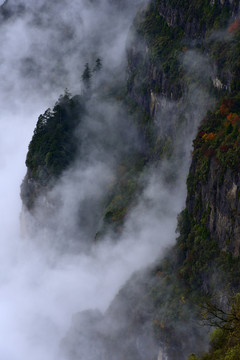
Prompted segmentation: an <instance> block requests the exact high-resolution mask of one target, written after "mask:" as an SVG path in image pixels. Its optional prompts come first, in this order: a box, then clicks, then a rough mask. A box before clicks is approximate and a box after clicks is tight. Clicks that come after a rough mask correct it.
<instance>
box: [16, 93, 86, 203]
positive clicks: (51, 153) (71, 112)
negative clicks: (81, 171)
mask: <svg viewBox="0 0 240 360" xmlns="http://www.w3.org/2000/svg"><path fill="white" fill-rule="evenodd" d="M84 114H85V108H84V105H83V99H82V98H81V97H80V96H74V97H71V95H70V94H69V93H68V91H65V94H64V95H61V96H60V97H59V99H58V101H57V103H56V104H55V106H54V108H53V110H50V109H48V110H46V111H45V113H44V114H43V115H40V116H39V118H38V122H37V125H36V128H35V130H34V134H33V137H32V140H31V142H30V144H29V148H28V154H27V159H26V165H27V168H28V174H27V178H25V180H24V182H23V185H22V188H21V196H22V199H23V201H24V203H25V204H26V206H27V207H28V208H29V209H30V208H32V206H33V204H34V201H35V197H36V194H35V191H37V190H36V189H37V188H42V190H43V189H44V188H45V187H48V186H50V185H51V184H52V183H54V181H55V180H56V179H57V178H58V177H59V175H60V174H61V173H62V172H63V171H64V170H65V169H66V168H67V167H68V166H69V164H70V163H71V162H72V161H73V160H74V158H75V156H76V153H77V148H78V143H77V138H75V136H74V132H75V129H76V127H77V126H78V125H79V123H80V121H81V117H82V116H83V115H84ZM27 179H28V180H27ZM28 181H30V182H31V184H33V183H34V184H35V190H33V188H31V185H30V183H29V184H28V183H27V182H28ZM36 187H37V188H36Z"/></svg>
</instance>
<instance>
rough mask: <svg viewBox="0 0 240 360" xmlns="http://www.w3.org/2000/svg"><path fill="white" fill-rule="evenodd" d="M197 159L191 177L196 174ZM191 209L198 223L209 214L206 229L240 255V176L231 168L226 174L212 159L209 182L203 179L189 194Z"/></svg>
mask: <svg viewBox="0 0 240 360" xmlns="http://www.w3.org/2000/svg"><path fill="white" fill-rule="evenodd" d="M195 171H196V163H195V161H193V163H192V166H191V169H190V176H194V173H195ZM187 209H188V211H189V213H190V214H192V215H193V218H194V220H195V222H196V223H200V222H201V220H202V217H203V216H206V228H207V230H208V231H209V235H210V237H211V239H212V240H214V241H216V242H217V243H218V244H219V247H220V248H221V249H222V250H225V251H230V252H231V253H232V254H233V256H236V257H238V256H239V255H240V176H239V174H234V173H233V172H232V171H231V170H230V169H227V170H226V172H225V173H224V174H223V173H222V169H221V167H220V166H219V164H217V162H216V161H215V160H214V159H212V160H211V162H210V166H209V171H208V177H207V181H199V182H198V184H197V186H196V187H195V191H194V192H192V193H191V195H189V196H188V199H187Z"/></svg>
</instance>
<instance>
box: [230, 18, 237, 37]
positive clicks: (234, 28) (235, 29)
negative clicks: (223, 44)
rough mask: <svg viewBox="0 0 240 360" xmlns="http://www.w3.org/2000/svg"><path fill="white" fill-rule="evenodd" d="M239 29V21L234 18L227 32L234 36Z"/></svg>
mask: <svg viewBox="0 0 240 360" xmlns="http://www.w3.org/2000/svg"><path fill="white" fill-rule="evenodd" d="M239 29H240V21H239V19H238V18H236V19H235V20H234V22H233V23H232V24H231V25H230V26H229V28H228V32H230V33H231V34H234V33H235V32H236V31H237V30H239Z"/></svg>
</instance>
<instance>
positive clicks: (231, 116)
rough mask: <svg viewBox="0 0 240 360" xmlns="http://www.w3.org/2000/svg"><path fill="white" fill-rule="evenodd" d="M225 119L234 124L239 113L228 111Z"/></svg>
mask: <svg viewBox="0 0 240 360" xmlns="http://www.w3.org/2000/svg"><path fill="white" fill-rule="evenodd" d="M227 119H228V121H229V122H230V123H231V124H232V125H235V124H236V123H237V121H238V120H239V115H238V114H236V113H230V114H228V116H227Z"/></svg>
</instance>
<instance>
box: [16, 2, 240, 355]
mask: <svg viewBox="0 0 240 360" xmlns="http://www.w3.org/2000/svg"><path fill="white" fill-rule="evenodd" d="M239 6H240V5H239V1H223V0H222V1H207V2H199V1H198V0H195V1H185V2H184V6H183V4H182V2H181V1H177V0H162V1H151V2H150V4H149V6H148V7H147V8H146V9H145V10H144V11H142V12H140V13H138V14H137V16H136V19H135V21H134V26H133V28H134V29H133V32H134V35H133V38H131V40H130V41H129V44H128V68H127V76H128V79H127V85H126V89H125V91H124V95H122V94H121V95H120V101H121V102H122V103H124V104H125V105H126V107H127V109H128V115H129V114H131V115H132V116H133V119H134V121H135V122H136V126H137V130H138V134H139V136H140V139H141V140H142V143H143V146H142V147H141V149H140V150H139V149H137V150H136V149H135V152H132V151H128V152H126V153H125V154H124V156H123V157H121V158H120V160H119V167H118V169H117V171H116V173H115V174H116V181H115V182H113V184H111V189H110V191H108V192H107V195H106V198H105V199H104V201H105V203H104V209H102V208H101V210H103V215H102V218H103V226H102V227H100V231H99V233H100V235H101V232H104V229H105V228H106V226H108V225H109V226H110V227H112V228H115V230H116V228H117V231H116V232H117V234H119V233H120V232H121V227H122V224H123V223H124V220H125V218H126V217H127V214H128V209H129V208H130V207H131V205H132V203H133V202H134V200H135V199H136V197H135V196H136V194H137V195H139V194H140V195H139V196H141V185H139V184H140V183H139V178H140V176H141V174H142V172H143V170H144V169H145V167H146V166H148V165H151V166H155V165H156V164H159V163H160V162H161V160H162V159H168V160H169V159H170V160H171V161H172V162H169V163H170V164H171V165H173V164H174V169H171V172H168V173H167V175H166V182H168V185H169V184H170V185H169V186H171V184H173V183H174V181H176V176H177V175H176V174H177V173H178V169H177V168H178V167H181V165H182V163H181V158H182V157H184V156H185V152H186V148H185V147H184V142H185V139H187V135H188V134H189V132H188V129H189V127H190V126H191V127H193V128H194V130H193V131H195V130H196V124H195V125H194V126H193V124H192V123H193V120H196V122H197V121H198V120H199V118H202V117H204V115H205V112H206V110H207V109H208V108H209V106H210V103H211V108H212V109H213V107H212V102H210V103H208V101H207V100H209V99H210V98H211V96H214V97H215V98H216V101H217V106H216V108H215V109H214V110H212V112H211V113H208V115H207V116H206V117H205V119H204V121H203V122H202V124H201V125H200V129H199V132H198V135H197V137H196V139H195V141H194V149H193V158H192V164H191V168H190V173H189V176H188V181H187V184H188V196H187V202H186V209H185V210H184V211H183V212H182V214H181V215H180V216H179V226H178V228H179V229H178V230H179V237H178V240H177V244H176V245H175V246H174V247H173V248H171V249H170V250H169V252H168V254H167V255H166V256H165V258H164V259H160V260H159V261H158V262H157V263H156V264H154V265H153V266H152V268H151V269H150V270H147V271H146V272H144V273H143V275H141V276H142V277H143V279H144V280H142V279H140V280H139V279H138V276H137V277H133V278H132V279H131V280H130V281H129V282H128V284H127V285H126V286H125V287H124V288H123V289H122V290H121V291H120V293H119V294H118V295H117V297H116V298H115V299H114V301H113V303H112V305H111V306H110V308H109V309H108V310H107V312H106V314H105V316H102V315H101V314H99V313H96V312H93V313H91V312H88V313H85V314H82V315H80V316H76V318H75V319H74V321H73V324H72V328H71V330H70V331H69V334H68V335H67V336H66V338H65V339H64V341H63V345H62V346H63V348H64V351H65V352H66V354H67V355H66V356H67V357H68V358H69V359H71V360H72V359H73V360H75V359H78V358H80V356H82V352H81V348H84V349H85V350H84V351H86V356H89V358H90V359H92V358H95V357H96V353H95V351H93V353H91V352H88V345H89V337H91V336H92V335H94V337H93V339H90V340H91V341H90V344H91V346H93V347H94V346H96V348H97V349H99V354H101V356H102V357H104V358H109V359H111V358H114V359H117V360H118V359H119V360H120V359H122V358H124V359H129V360H136V359H146V358H147V359H156V357H157V355H158V354H159V357H161V356H165V355H166V357H167V358H169V359H171V360H175V359H176V360H180V359H185V358H186V356H187V355H188V354H189V353H190V352H192V351H194V350H196V349H197V351H201V350H202V349H205V348H204V346H205V345H206V333H207V330H206V329H204V330H203V329H202V328H201V327H199V326H198V322H199V319H200V317H201V315H200V313H201V309H200V307H199V305H200V299H201V297H206V296H207V297H211V296H213V295H214V296H215V295H216V294H219V293H224V295H225V290H226V289H227V290H229V291H227V292H228V294H229V293H231V291H235V292H236V291H239V276H240V263H239V255H240V233H239V231H240V213H239V211H240V203H239V202H240V180H239V169H240V163H239V158H240V131H239V130H240V106H239V91H240V81H239V74H240V72H239V69H240V63H239V53H240V52H239V51H240V47H239V44H240V35H239V28H240V25H239V22H238V20H236V19H235V17H237V16H239V9H240V7H239ZM226 29H228V30H226ZM199 58H200V59H204V61H202V62H198V61H197V60H198V59H199ZM205 59H207V60H206V61H205ZM199 68H200V70H201V71H200V72H199V71H198V70H199ZM199 90H200V91H199ZM200 94H201V96H200ZM202 94H205V95H204V96H202ZM117 95H118V96H119V94H117ZM219 98H222V100H221V101H219ZM186 109H187V110H186ZM196 113H197V115H196ZM176 114H177V115H176ZM131 119H132V118H131ZM176 143H177V144H178V145H179V144H180V145H181V146H179V147H178V153H177V152H176V151H175V152H174V150H173V148H174V144H176ZM108 149H109V148H108ZM187 149H189V147H188V148H187ZM48 152H49V151H48ZM32 155H34V154H32ZM55 155H56V154H55ZM57 155H59V154H57ZM60 155H61V156H62V155H64V154H62V153H61V154H60ZM54 158H55V156H53V157H52V156H51V151H50V155H48V154H47V153H46V154H44V159H43V161H44V164H40V168H39V166H37V165H39V164H36V163H35V174H37V175H39V169H41V166H42V165H44V166H45V167H46V168H47V169H48V165H49V166H50V170H51V165H54V166H55V165H58V162H57V163H56V164H55V162H54ZM30 160H33V161H35V162H36V157H35V156H31V158H30ZM67 160H68V158H67ZM52 161H53V163H52ZM66 165H67V163H66ZM53 168H54V167H53ZM29 174H30V175H32V173H30V172H29ZM28 180H29V179H28ZM27 189H28V190H29V191H30V193H32V189H31V184H30V186H29V184H28V186H27ZM33 192H34V190H33ZM23 195H24V194H23ZM24 196H25V195H24ZM27 196H29V194H27ZM100 235H99V234H98V235H97V238H99V239H100V238H101V236H100ZM141 276H140V278H141ZM189 314H191V316H190V315H189ZM81 323H83V324H85V323H87V324H88V325H89V327H88V329H87V333H85V332H84V333H83V332H82V331H81V326H82V325H81ZM109 324H111V326H110V325H109ZM189 334H190V335H189ZM149 346H150V347H151V351H149V352H148V351H147V348H148V347H149ZM113 349H115V350H116V349H117V354H115V353H114V357H112V351H113ZM159 350H160V351H159ZM86 356H85V355H84V358H87V357H86Z"/></svg>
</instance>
